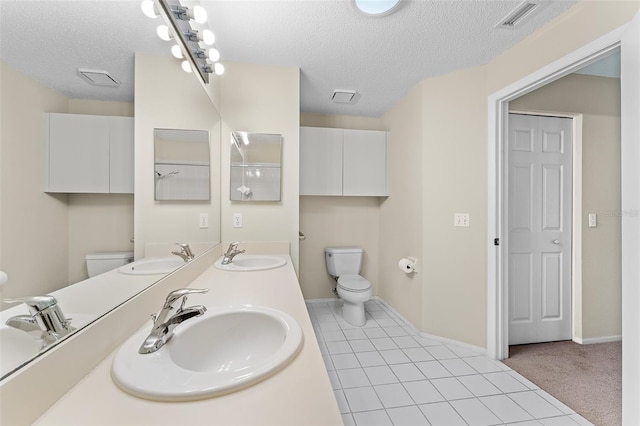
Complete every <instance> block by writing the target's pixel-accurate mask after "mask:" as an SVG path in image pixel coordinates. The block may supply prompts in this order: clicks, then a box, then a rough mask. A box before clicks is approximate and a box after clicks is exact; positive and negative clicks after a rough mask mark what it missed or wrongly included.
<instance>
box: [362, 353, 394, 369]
mask: <svg viewBox="0 0 640 426" xmlns="http://www.w3.org/2000/svg"><path fill="white" fill-rule="evenodd" d="M356 358H358V361H360V365H361V366H363V367H374V366H378V365H386V364H387V363H386V362H385V361H384V359H383V358H382V356H380V353H378V352H375V351H374V352H357V353H356Z"/></svg>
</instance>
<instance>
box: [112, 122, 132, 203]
mask: <svg viewBox="0 0 640 426" xmlns="http://www.w3.org/2000/svg"><path fill="white" fill-rule="evenodd" d="M133 134H134V132H133V118H132V117H109V150H110V152H109V192H112V193H123V194H133V186H134V185H133V182H134V177H133V174H134V162H133Z"/></svg>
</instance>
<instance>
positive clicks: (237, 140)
mask: <svg viewBox="0 0 640 426" xmlns="http://www.w3.org/2000/svg"><path fill="white" fill-rule="evenodd" d="M231 144H232V147H231V191H230V193H231V196H230V198H231V201H280V188H281V183H280V179H281V173H280V170H281V162H282V160H281V158H282V135H278V134H269V133H249V132H232V133H231Z"/></svg>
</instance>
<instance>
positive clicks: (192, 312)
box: [138, 288, 209, 354]
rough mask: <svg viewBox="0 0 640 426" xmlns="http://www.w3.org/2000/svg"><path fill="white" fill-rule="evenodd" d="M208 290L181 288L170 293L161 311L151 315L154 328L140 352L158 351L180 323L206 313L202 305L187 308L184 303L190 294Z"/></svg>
mask: <svg viewBox="0 0 640 426" xmlns="http://www.w3.org/2000/svg"><path fill="white" fill-rule="evenodd" d="M208 291H209V289H208V288H201V289H197V288H181V289H179V290H174V291H172V292H171V293H169V295H168V296H167V299H166V300H165V302H164V305H163V306H162V309H160V312H159V313H158V314H153V315H151V319H152V320H153V328H152V329H151V333H149V335H148V336H147V338H146V339H145V340H144V343H142V346H140V349H139V350H138V353H141V354H150V353H152V352H155V351H157V350H158V349H160V348H161V347H162V346H164V344H165V343H167V342H168V341H169V339H171V337H173V330H174V329H175V328H176V327H177V326H178V325H179V324H181V323H183V322H184V321H186V320H188V319H190V318H195V317H199V316H200V315H202V314H204V313H205V312H206V311H207V308H205V307H204V306H202V305H199V306H191V307H189V308H185V307H184V305H185V303H186V302H187V296H188V295H189V294H193V293H206V292H208ZM178 302H180V306H178V307H177V308H176V306H177V305H178ZM172 311H175V313H174V314H173V315H171V313H172Z"/></svg>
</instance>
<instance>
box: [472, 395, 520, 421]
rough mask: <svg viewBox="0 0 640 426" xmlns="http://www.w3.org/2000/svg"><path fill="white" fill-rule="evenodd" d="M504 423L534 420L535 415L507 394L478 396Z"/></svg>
mask: <svg viewBox="0 0 640 426" xmlns="http://www.w3.org/2000/svg"><path fill="white" fill-rule="evenodd" d="M478 399H479V400H480V402H482V403H483V404H484V405H486V406H487V407H488V408H489V410H491V411H492V412H493V414H495V415H496V416H498V418H500V420H502V421H503V422H504V423H515V422H523V421H525V420H533V417H532V416H531V415H530V414H529V413H527V412H526V411H525V410H523V409H522V407H520V406H519V405H518V404H516V403H515V402H513V400H512V399H509V397H507V396H506V395H493V396H485V397H482V398H478Z"/></svg>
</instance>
